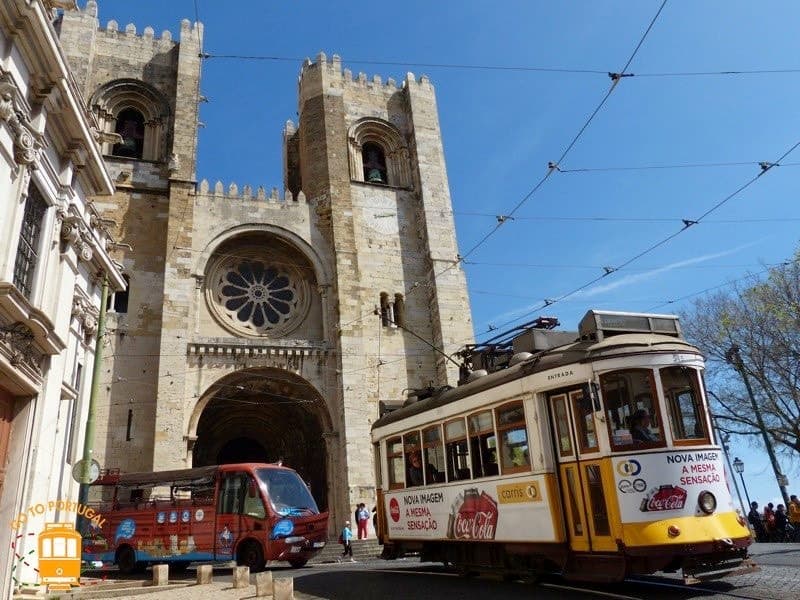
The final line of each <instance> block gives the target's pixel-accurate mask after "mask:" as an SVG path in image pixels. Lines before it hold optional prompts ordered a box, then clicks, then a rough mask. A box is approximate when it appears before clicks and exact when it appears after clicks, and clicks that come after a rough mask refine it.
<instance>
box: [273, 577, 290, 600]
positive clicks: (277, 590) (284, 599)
mask: <svg viewBox="0 0 800 600" xmlns="http://www.w3.org/2000/svg"><path fill="white" fill-rule="evenodd" d="M272 600H294V578H292V577H282V578H281V579H275V580H274V581H273V582H272Z"/></svg>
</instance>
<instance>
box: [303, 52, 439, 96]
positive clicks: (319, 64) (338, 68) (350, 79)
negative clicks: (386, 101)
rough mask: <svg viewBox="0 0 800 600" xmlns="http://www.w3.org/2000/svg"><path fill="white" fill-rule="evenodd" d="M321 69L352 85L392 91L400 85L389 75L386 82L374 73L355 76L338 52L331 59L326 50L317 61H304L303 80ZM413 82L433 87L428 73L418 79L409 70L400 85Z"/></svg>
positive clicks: (403, 86)
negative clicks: (369, 75) (343, 62)
mask: <svg viewBox="0 0 800 600" xmlns="http://www.w3.org/2000/svg"><path fill="white" fill-rule="evenodd" d="M320 70H323V71H324V72H325V74H326V75H328V76H334V77H338V78H340V79H341V80H342V81H343V82H344V83H346V84H350V85H356V86H361V87H365V88H379V87H383V88H386V89H388V90H390V91H391V90H396V89H397V87H398V86H397V81H396V80H395V79H394V78H392V77H389V78H388V79H387V80H386V82H385V83H384V82H383V78H382V77H381V76H380V75H373V76H372V77H371V78H370V77H368V76H367V74H366V73H363V72H359V73H358V74H357V75H356V76H355V77H354V76H353V72H352V71H351V70H350V69H342V58H341V57H340V56H339V55H338V54H334V55H333V56H331V58H330V59H328V56H327V55H326V54H325V53H324V52H320V53H319V54H318V55H317V59H316V61H312V60H311V59H310V58H307V59H306V60H305V62H304V63H303V68H302V70H301V72H300V80H301V82H302V79H303V78H304V77H305V76H306V75H307V74H311V73H312V72H315V71H320ZM412 84H413V85H417V86H422V87H433V86H432V84H431V81H430V79H429V78H428V76H427V75H422V76H420V78H419V79H417V78H416V76H415V75H414V73H411V72H408V73H406V77H405V79H404V80H403V81H402V82H401V84H400V87H401V88H406V87H408V86H410V85H412Z"/></svg>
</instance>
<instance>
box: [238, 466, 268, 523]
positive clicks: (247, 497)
mask: <svg viewBox="0 0 800 600" xmlns="http://www.w3.org/2000/svg"><path fill="white" fill-rule="evenodd" d="M246 477H247V480H246V484H245V485H246V487H245V490H244V507H243V509H242V514H244V515H247V516H250V517H255V518H256V519H263V518H264V517H266V516H267V515H266V511H265V509H264V501H263V500H262V499H261V493H260V491H259V489H258V483H257V482H256V480H255V479H254V478H253V477H252V476H251V475H247V476H246Z"/></svg>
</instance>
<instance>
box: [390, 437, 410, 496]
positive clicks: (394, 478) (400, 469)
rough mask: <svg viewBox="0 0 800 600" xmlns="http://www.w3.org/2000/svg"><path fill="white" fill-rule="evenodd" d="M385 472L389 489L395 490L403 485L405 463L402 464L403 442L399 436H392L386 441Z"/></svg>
mask: <svg viewBox="0 0 800 600" xmlns="http://www.w3.org/2000/svg"><path fill="white" fill-rule="evenodd" d="M386 462H387V466H388V469H387V473H388V474H389V489H390V490H396V489H398V488H401V487H403V486H404V485H405V481H406V480H405V465H404V464H403V442H402V441H401V440H400V438H399V437H398V438H393V439H391V440H389V441H387V442H386Z"/></svg>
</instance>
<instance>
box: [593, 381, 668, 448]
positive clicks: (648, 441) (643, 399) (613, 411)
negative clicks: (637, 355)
mask: <svg viewBox="0 0 800 600" xmlns="http://www.w3.org/2000/svg"><path fill="white" fill-rule="evenodd" d="M600 387H601V389H602V391H603V398H604V399H605V405H606V411H607V414H608V419H607V421H608V429H609V434H610V435H611V444H612V446H613V447H614V448H615V449H620V448H629V447H631V446H633V447H642V446H647V447H653V446H663V445H664V435H663V433H662V426H661V418H660V415H659V411H658V404H657V403H656V402H655V401H654V398H656V391H655V390H656V388H655V382H654V381H653V372H652V371H650V370H646V369H631V370H628V371H616V372H613V373H606V374H605V375H603V376H601V377H600Z"/></svg>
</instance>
